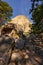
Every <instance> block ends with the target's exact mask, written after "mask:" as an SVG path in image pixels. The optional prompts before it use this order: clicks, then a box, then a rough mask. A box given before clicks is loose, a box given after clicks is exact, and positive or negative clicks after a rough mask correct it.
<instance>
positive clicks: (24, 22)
mask: <svg viewBox="0 0 43 65" xmlns="http://www.w3.org/2000/svg"><path fill="white" fill-rule="evenodd" d="M11 23H13V24H15V25H16V29H17V31H20V30H21V31H23V33H24V34H25V35H26V34H27V33H29V32H30V30H31V26H32V24H31V23H30V21H29V19H27V18H26V17H25V16H23V15H18V16H16V17H15V18H13V19H12V20H11Z"/></svg>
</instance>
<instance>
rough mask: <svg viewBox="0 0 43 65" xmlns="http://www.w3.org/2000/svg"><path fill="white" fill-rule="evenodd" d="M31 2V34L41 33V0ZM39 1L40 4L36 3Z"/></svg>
mask: <svg viewBox="0 0 43 65" xmlns="http://www.w3.org/2000/svg"><path fill="white" fill-rule="evenodd" d="M31 1H32V4H33V5H32V8H31V13H32V20H33V23H34V25H33V27H32V30H33V33H37V34H39V33H41V32H43V1H42V0H31ZM36 1H37V6H36V5H35V2H36ZM39 1H40V4H38V2H39Z"/></svg>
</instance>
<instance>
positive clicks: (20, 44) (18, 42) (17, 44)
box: [15, 38, 25, 49]
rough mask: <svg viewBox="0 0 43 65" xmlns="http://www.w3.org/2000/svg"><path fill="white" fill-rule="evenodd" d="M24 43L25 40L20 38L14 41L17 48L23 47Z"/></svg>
mask: <svg viewBox="0 0 43 65" xmlns="http://www.w3.org/2000/svg"><path fill="white" fill-rule="evenodd" d="M24 44H25V40H23V39H22V38H20V39H18V40H17V41H16V43H15V47H16V48H18V49H23V48H24Z"/></svg>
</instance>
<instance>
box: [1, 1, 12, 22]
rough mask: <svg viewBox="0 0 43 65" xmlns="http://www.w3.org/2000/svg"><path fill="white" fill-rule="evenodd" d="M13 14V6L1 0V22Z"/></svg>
mask: <svg viewBox="0 0 43 65" xmlns="http://www.w3.org/2000/svg"><path fill="white" fill-rule="evenodd" d="M11 16H12V8H11V7H10V6H9V4H8V3H6V2H4V1H2V0H0V23H2V22H3V21H8V20H10V18H11Z"/></svg>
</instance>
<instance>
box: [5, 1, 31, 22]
mask: <svg viewBox="0 0 43 65" xmlns="http://www.w3.org/2000/svg"><path fill="white" fill-rule="evenodd" d="M4 1H6V2H8V3H9V5H10V6H11V7H12V8H13V16H12V18H14V17H15V16H17V15H25V16H26V17H27V18H29V20H30V21H31V19H30V18H31V15H30V14H29V10H30V8H31V2H30V0H4Z"/></svg>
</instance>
